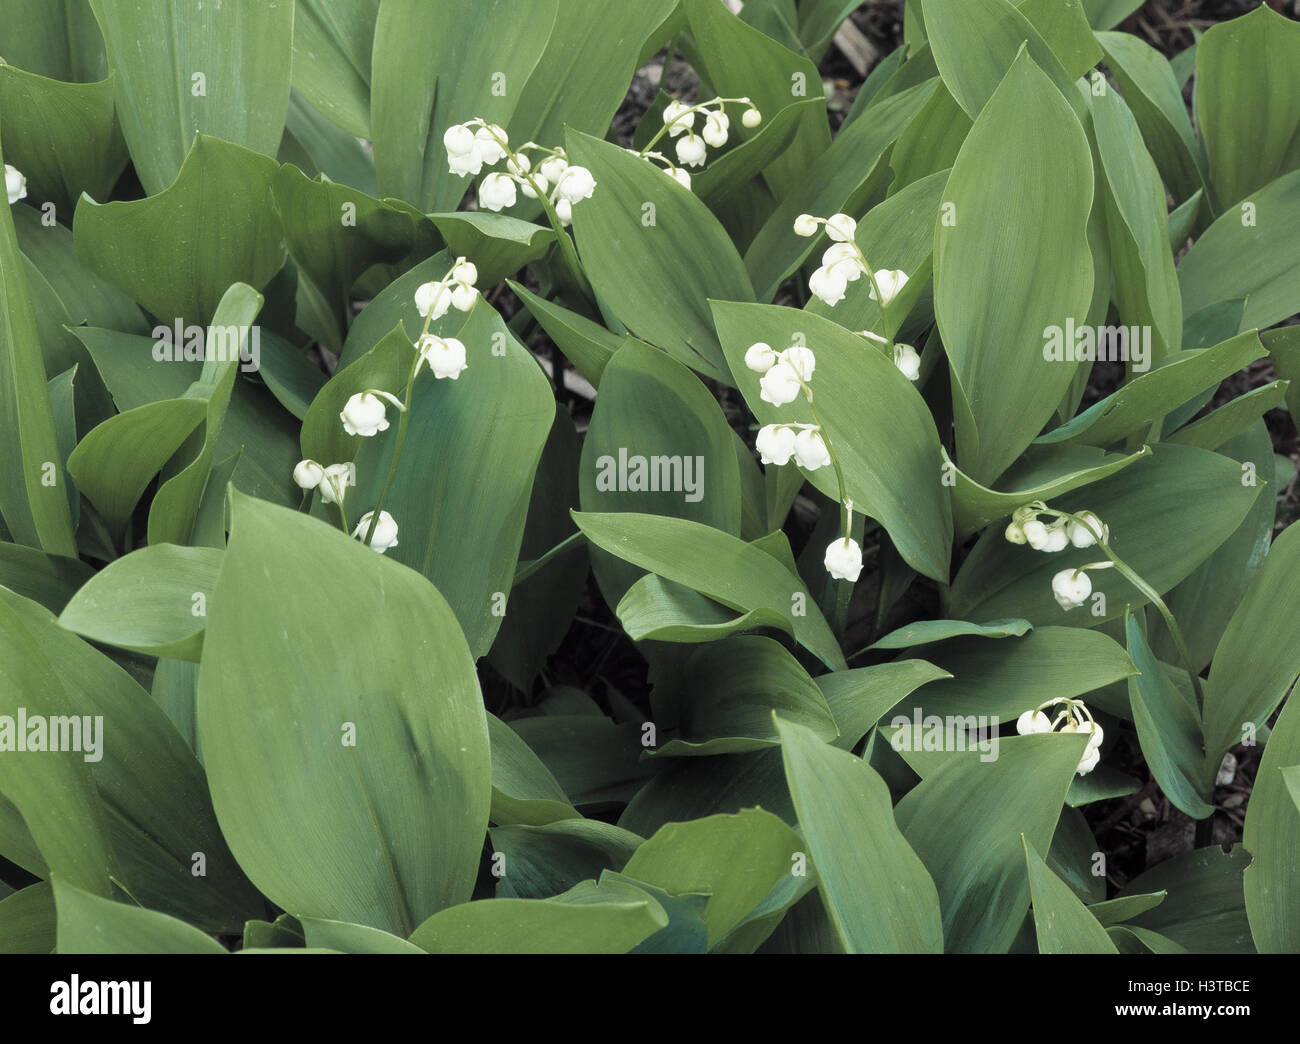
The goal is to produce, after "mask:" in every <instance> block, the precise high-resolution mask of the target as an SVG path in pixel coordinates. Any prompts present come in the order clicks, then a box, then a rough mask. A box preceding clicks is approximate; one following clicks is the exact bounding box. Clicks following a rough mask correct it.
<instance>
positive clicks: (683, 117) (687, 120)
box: [664, 99, 695, 138]
mask: <svg viewBox="0 0 1300 1044" xmlns="http://www.w3.org/2000/svg"><path fill="white" fill-rule="evenodd" d="M690 110H691V107H690V106H689V105H684V104H682V103H681V102H679V101H677V100H676V99H673V100H672V101H670V102H669V103H668V104H667V105H666V106H664V123H666V124H667V125H668V134H669V136H670V137H673V138H675V137H677V136H678V135H679V134H685V133H686V132H687V131H688V130H692V129H694V127H695V113H693V112H691V111H690Z"/></svg>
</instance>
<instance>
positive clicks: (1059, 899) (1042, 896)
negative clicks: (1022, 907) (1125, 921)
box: [1020, 834, 1117, 953]
mask: <svg viewBox="0 0 1300 1044" xmlns="http://www.w3.org/2000/svg"><path fill="white" fill-rule="evenodd" d="M1020 840H1021V841H1022V842H1023V843H1024V847H1025V866H1026V869H1027V870H1028V873H1029V894H1030V901H1031V902H1032V903H1033V907H1034V931H1035V933H1036V934H1037V936H1038V952H1039V953H1116V952H1117V951H1116V949H1115V944H1114V943H1113V942H1111V941H1110V937H1109V936H1107V934H1106V929H1105V928H1103V927H1102V926H1101V923H1100V922H1099V921H1098V920H1097V918H1096V917H1094V916H1093V914H1092V913H1091V911H1089V909H1088V908H1087V907H1086V906H1084V905H1083V903H1082V902H1080V901H1079V899H1078V897H1077V896H1076V895H1075V894H1074V893H1073V892H1072V891H1070V886H1069V885H1067V884H1066V883H1065V882H1064V881H1062V880H1061V879H1060V878H1059V877H1057V876H1056V875H1055V874H1054V873H1052V871H1051V870H1050V869H1048V866H1047V864H1046V863H1045V862H1043V857H1042V856H1040V855H1039V854H1038V853H1037V852H1036V851H1035V850H1034V846H1033V845H1031V844H1030V843H1029V839H1028V838H1027V837H1025V836H1024V834H1021V835H1020Z"/></svg>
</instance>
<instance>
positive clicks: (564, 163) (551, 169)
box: [540, 156, 569, 185]
mask: <svg viewBox="0 0 1300 1044" xmlns="http://www.w3.org/2000/svg"><path fill="white" fill-rule="evenodd" d="M568 169H569V161H568V160H567V159H565V158H564V157H563V156H548V157H547V158H546V159H544V160H542V165H541V168H540V170H541V172H542V177H544V178H545V179H546V180H547V181H549V182H550V183H551V184H552V185H554V184H555V183H556V182H557V181H559V180H560V178H562V177H563V176H564V172H565V171H566V170H568Z"/></svg>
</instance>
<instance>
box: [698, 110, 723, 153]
mask: <svg viewBox="0 0 1300 1044" xmlns="http://www.w3.org/2000/svg"><path fill="white" fill-rule="evenodd" d="M730 129H731V120H730V118H729V117H728V116H727V114H726V113H725V112H711V113H709V114H708V115H707V116H705V117H704V129H703V130H702V131H700V137H702V138H703V139H704V140H705V141H706V142H707V143H708V144H710V145H712V146H713V147H714V148H715V149H720V148H722V146H724V145H725V144H727V134H728V132H729V131H730Z"/></svg>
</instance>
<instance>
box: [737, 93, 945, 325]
mask: <svg viewBox="0 0 1300 1044" xmlns="http://www.w3.org/2000/svg"><path fill="white" fill-rule="evenodd" d="M934 88H935V84H934V83H925V84H920V85H918V86H917V87H915V88H913V89H911V90H908V91H905V92H903V93H902V94H899V95H897V96H895V97H892V98H888V99H886V100H885V101H883V102H882V103H881V104H880V105H879V106H878V107H877V108H875V109H873V110H872V118H871V119H869V120H858V121H857V122H855V123H852V124H850V125H849V126H848V127H847V128H845V129H844V131H843V132H842V133H841V134H840V135H839V136H838V137H836V139H835V141H834V142H833V143H832V144H831V147H830V148H828V149H826V150H825V151H824V152H821V153H819V154H818V155H817V157H816V158H815V159H813V160H811V162H808V163H807V164H806V166H805V167H804V168H803V169H801V170H800V172H799V177H798V178H797V179H795V180H794V182H793V185H792V187H791V188H790V190H789V192H788V193H787V194H786V195H784V196H783V197H782V198H781V202H780V204H779V205H778V206H777V208H776V209H775V210H774V211H773V212H772V214H771V216H770V217H768V218H767V220H766V221H765V222H764V223H763V227H762V228H761V229H759V231H758V234H757V235H756V236H755V237H754V241H753V242H752V243H751V244H750V245H749V247H748V249H747V250H746V251H745V268H746V269H747V270H748V272H749V277H750V279H751V280H752V281H753V285H754V291H755V293H756V294H757V296H758V300H760V301H770V300H772V298H773V297H774V296H775V295H776V291H777V288H778V287H779V286H780V285H781V283H783V282H784V281H785V279H786V277H787V276H789V275H790V274H791V273H793V272H794V271H795V270H796V269H797V268H798V267H799V266H800V265H801V264H803V262H804V260H805V258H807V257H808V255H809V254H811V253H812V251H813V248H814V246H815V245H816V244H817V242H818V240H816V239H805V238H803V237H802V236H798V235H795V232H794V220H795V218H796V217H798V216H799V215H800V214H816V215H818V216H820V217H828V216H830V215H831V214H834V213H837V212H841V211H844V212H847V213H849V214H856V213H859V212H861V211H862V210H863V209H865V208H866V205H867V203H868V201H869V200H870V199H871V198H872V197H873V196H874V195H875V194H876V193H877V192H878V191H879V190H882V189H883V187H884V184H885V183H886V182H887V181H888V175H889V153H890V147H891V146H892V145H893V144H894V142H895V141H896V140H897V139H898V136H899V135H900V134H901V133H902V132H903V129H904V128H905V127H906V126H907V125H908V123H909V122H910V121H911V120H912V118H913V117H915V116H916V114H917V113H918V112H920V111H921V109H922V108H923V107H924V105H925V103H926V101H927V100H928V99H929V97H930V94H931V92H932V91H933V90H934ZM823 249H824V248H823ZM870 260H871V263H872V264H873V265H875V266H876V267H881V266H880V264H879V263H878V262H877V261H876V259H875V258H871V259H870ZM858 292H859V293H860V294H862V295H863V296H866V290H865V288H863V289H860V290H859V291H858ZM713 296H717V297H719V298H720V299H723V300H737V299H738V298H737V297H736V295H713ZM746 299H747V300H748V299H749V298H746Z"/></svg>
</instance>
